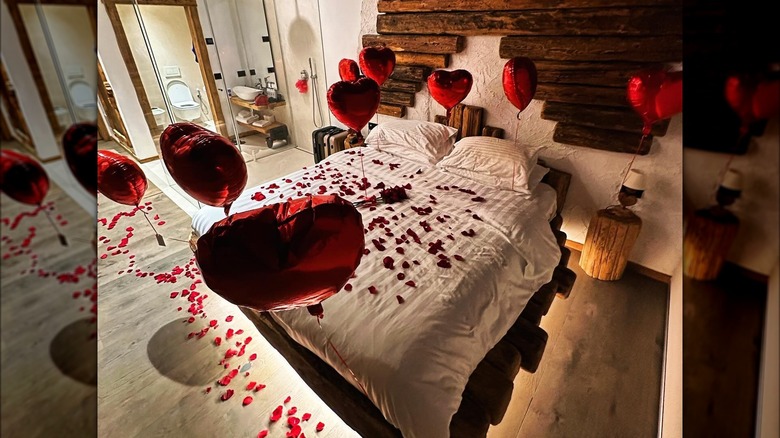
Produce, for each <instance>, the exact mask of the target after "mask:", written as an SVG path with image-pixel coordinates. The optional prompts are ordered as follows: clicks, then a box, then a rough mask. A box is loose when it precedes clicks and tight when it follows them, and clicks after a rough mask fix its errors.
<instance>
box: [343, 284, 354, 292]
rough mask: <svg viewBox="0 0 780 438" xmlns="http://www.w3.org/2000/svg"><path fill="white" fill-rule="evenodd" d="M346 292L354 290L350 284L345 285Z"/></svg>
mask: <svg viewBox="0 0 780 438" xmlns="http://www.w3.org/2000/svg"><path fill="white" fill-rule="evenodd" d="M344 290H345V291H347V292H349V291H351V290H352V285H351V284H349V283H347V284H345V285H344Z"/></svg>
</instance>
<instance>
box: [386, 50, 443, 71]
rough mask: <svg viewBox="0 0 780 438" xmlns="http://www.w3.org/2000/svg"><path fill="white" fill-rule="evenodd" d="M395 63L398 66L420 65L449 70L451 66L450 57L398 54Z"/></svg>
mask: <svg viewBox="0 0 780 438" xmlns="http://www.w3.org/2000/svg"><path fill="white" fill-rule="evenodd" d="M395 62H396V64H401V65H420V66H423V67H430V68H447V67H448V66H449V65H450V55H434V54H430V53H417V52H398V53H396V54H395Z"/></svg>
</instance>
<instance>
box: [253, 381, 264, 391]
mask: <svg viewBox="0 0 780 438" xmlns="http://www.w3.org/2000/svg"><path fill="white" fill-rule="evenodd" d="M263 388H265V385H263V384H261V383H259V384H258V385H257V386H256V387H255V392H260V390H261V389H263Z"/></svg>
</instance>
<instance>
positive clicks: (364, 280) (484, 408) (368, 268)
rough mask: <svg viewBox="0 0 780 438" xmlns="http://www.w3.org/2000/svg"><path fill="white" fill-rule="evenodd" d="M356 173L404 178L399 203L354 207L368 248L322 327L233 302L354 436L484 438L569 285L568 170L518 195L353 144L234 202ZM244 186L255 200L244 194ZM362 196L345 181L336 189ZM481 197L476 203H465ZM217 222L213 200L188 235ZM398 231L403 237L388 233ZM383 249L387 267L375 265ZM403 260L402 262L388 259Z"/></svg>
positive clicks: (329, 304)
mask: <svg viewBox="0 0 780 438" xmlns="http://www.w3.org/2000/svg"><path fill="white" fill-rule="evenodd" d="M494 132H495V131H494ZM361 155H362V163H361ZM361 168H364V169H365V175H366V177H367V178H368V180H369V182H371V185H372V187H373V186H375V185H376V184H377V183H380V182H381V183H384V184H385V185H387V186H394V185H407V188H408V190H407V192H408V193H409V198H410V199H409V200H407V201H404V202H401V203H397V204H393V205H390V206H382V205H380V206H378V207H377V208H375V209H369V208H361V209H360V211H361V214H362V215H363V222H364V226H366V228H367V229H368V231H367V235H366V244H367V248H368V249H369V251H370V253H369V254H367V255H366V256H364V258H363V260H362V262H361V265H360V267H359V268H358V270H357V271H356V278H354V279H351V280H350V283H349V284H350V286H351V290H350V291H347V290H342V291H340V292H339V293H338V294H336V295H334V296H333V297H331V298H329V299H328V300H326V301H324V302H323V307H324V309H325V317H324V319H323V320H322V321H321V323H322V327H319V326H318V324H317V322H316V319H315V318H313V317H311V316H310V315H309V313H308V312H307V310H306V309H299V310H293V311H287V312H278V313H260V312H256V311H254V310H252V309H247V308H242V311H243V312H244V313H245V314H246V315H247V316H248V317H249V318H250V319H251V320H252V321H253V322H254V323H255V325H256V326H257V327H258V330H259V331H260V332H261V333H262V334H263V335H264V336H265V337H266V339H267V340H268V341H269V342H270V343H271V344H272V345H273V346H274V347H275V348H276V349H277V350H279V351H280V353H282V355H284V356H285V357H286V359H287V360H288V361H289V362H290V364H291V365H292V366H293V367H294V368H295V369H296V370H297V371H298V373H299V374H300V375H301V377H302V378H303V379H304V380H305V381H306V382H307V384H309V386H311V387H312V389H314V390H315V392H317V393H318V395H319V396H320V397H321V398H322V399H323V401H325V402H326V403H327V404H328V405H329V406H330V407H331V408H332V409H333V410H334V411H335V412H336V413H337V414H338V415H339V416H341V417H342V418H343V419H344V421H345V422H346V423H347V424H349V425H350V426H351V427H352V428H353V429H355V430H356V431H357V432H358V433H360V434H361V435H363V436H370V437H397V436H407V437H431V438H435V437H446V436H458V437H460V436H462V437H478V436H484V435H485V434H486V432H487V429H488V427H489V425H490V424H498V423H499V422H500V421H501V420H502V418H503V415H504V412H505V411H506V408H507V406H508V404H509V399H510V398H511V393H512V389H513V383H512V381H513V379H514V377H515V375H516V374H517V372H518V371H519V369H520V368H523V369H525V370H527V371H529V372H533V371H535V370H536V368H537V367H538V365H539V361H540V360H541V357H542V354H543V351H544V347H545V344H546V340H547V335H546V333H545V332H544V331H543V330H542V329H541V328H540V327H539V326H538V325H539V322H540V321H541V318H542V316H543V315H544V314H546V312H547V310H548V309H549V307H550V306H551V304H552V301H553V299H554V297H555V296H556V294H559V295H561V296H566V295H567V294H568V293H569V292H570V290H571V285H572V283H573V281H574V277H573V275H574V274H573V273H572V272H571V271H569V270H568V269H566V268H565V266H566V262H567V261H568V255H569V254H570V253H569V250H568V249H566V248H564V247H563V243H564V242H565V239H566V237H565V234H563V233H562V232H560V231H559V228H560V224H561V221H562V219H561V217H560V214H559V213H560V210H561V208H562V206H563V202H564V200H565V196H566V191H567V188H568V183H569V179H570V176H569V175H568V174H566V173H564V172H559V171H557V170H555V169H551V170H550V172H549V173H548V174H547V176H546V177H545V180H543V183H544V184H540V185H539V186H538V187H537V188H536V189H535V190H534V192H533V194H532V195H531V196H529V195H520V194H517V193H515V192H511V191H496V190H494V189H490V188H487V187H479V184H477V183H475V182H472V181H470V180H467V179H464V178H461V177H459V176H456V175H452V174H448V173H445V172H443V171H441V170H440V169H438V168H436V167H434V166H425V165H420V164H419V163H416V162H412V161H408V160H404V159H402V158H399V157H397V156H393V155H389V154H387V153H384V152H379V151H376V150H374V149H371V148H357V149H350V150H347V151H342V152H339V153H337V154H334V155H332V156H330V157H328V158H327V159H326V160H325V161H323V162H321V163H320V164H319V165H318V166H310V167H308V168H305V169H302V170H300V171H298V172H294V173H292V174H290V175H288V176H286V177H283V178H280V179H278V180H276V181H271V182H269V183H266V184H264V185H262V186H259V187H255V188H250V189H248V190H246V191H245V193H244V194H242V196H241V197H240V198H239V199H238V200H236V202H235V203H234V205H233V208H232V211H233V212H239V211H246V210H249V209H253V208H258V207H260V206H262V205H265V204H269V203H274V202H280V201H283V200H284V198H289V197H296V196H300V195H299V194H300V193H302V194H307V193H318V192H321V191H323V190H327V191H328V193H331V190H339V189H338V187H339V184H338V183H337V184H335V187H328V180H329V179H333V176H332V175H334V174H339V175H342V179H343V180H349V179H354V178H357V177H358V176H362V170H361ZM326 175H328V176H327V177H326ZM323 187H324V188H323ZM374 191H376V190H374ZM255 193H261V194H263V196H264V198H263V199H262V200H259V201H258V200H255V199H260V197H258V196H255ZM359 194H360V193H352V192H350V191H349V190H347V192H346V193H345V195H344V197H345V198H347V199H350V200H357V197H358V196H359ZM478 197H481V198H484V199H485V201H484V202H477V201H474V199H475V198H478ZM253 198H254V199H253ZM444 199H446V202H444V201H443V200H444ZM387 207H390V208H391V209H392V210H390V209H387ZM426 208H431V210H432V211H431V212H430V213H429V212H427V210H426ZM222 218H224V213H223V212H222V210H221V209H217V208H211V207H206V208H204V209H202V210H200V211H199V212H198V213H197V214H196V215H195V216H194V217H193V230H194V233H195V235H201V234H203V233H205V232H206V231H208V229H209V228H210V226H211V225H212V224H213V223H214V222H216V221H218V220H220V219H222ZM380 224H381V226H380ZM408 230H412V232H411V233H409V232H408ZM401 236H406V237H404V239H406V240H407V242H406V243H402V242H401V240H395V239H400V238H401ZM410 236H416V237H412V238H411V240H413V241H416V242H417V244H415V243H414V242H410V241H409V240H410V239H409V237H410ZM380 238H381V240H380ZM407 243H408V244H407ZM426 244H427V245H426ZM432 245H433V246H436V245H438V246H439V247H443V248H444V249H445V252H446V254H447V255H449V257H450V258H449V259H448V262H447V263H443V264H440V261H441V260H442V258H440V257H437V254H436V252H437V251H436V250H435V248H434V254H432V253H431V252H430V251H429V250H431V249H432ZM396 247H402V248H405V251H404V254H401V253H399V252H397V250H396V249H395V248H396ZM438 253H439V254H441V252H438ZM455 255H458V258H455V257H454V256H455ZM388 256H390V257H392V258H393V260H394V264H395V266H392V268H390V267H388V266H387V264H386V263H383V259H385V258H386V257H388ZM404 261H406V262H407V263H408V264H409V265H408V267H406V268H403V267H401V266H397V265H401V264H402V263H403V262H404ZM447 265H449V266H447ZM398 274H403V276H399V275H398ZM408 282H413V283H411V284H410V283H408ZM372 287H373V288H374V291H375V293H372V292H370V291H369V290H370V288H372ZM399 297H400V298H399ZM328 338H329V339H330V340H331V341H332V343H333V345H335V346H336V347H337V348H338V353H336V352H335V351H334V350H333V349H332V348H330V347H329V344H328ZM339 355H340V356H342V357H343V358H344V359H345V360H346V362H347V363H348V365H349V368H347V367H346V366H345V365H344V363H343V361H342V360H341V358H340V357H339ZM352 372H354V374H355V376H354V377H353V376H352V374H351V373H352ZM355 379H357V381H359V382H360V383H359V384H358V383H356V380H355ZM364 390H365V393H364Z"/></svg>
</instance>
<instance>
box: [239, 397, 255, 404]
mask: <svg viewBox="0 0 780 438" xmlns="http://www.w3.org/2000/svg"><path fill="white" fill-rule="evenodd" d="M252 400H254V399H253V398H252V397H250V396H246V397H244V401H243V402H242V403H241V404H242V405H244V406H246V405H248V404H251V403H252Z"/></svg>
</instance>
